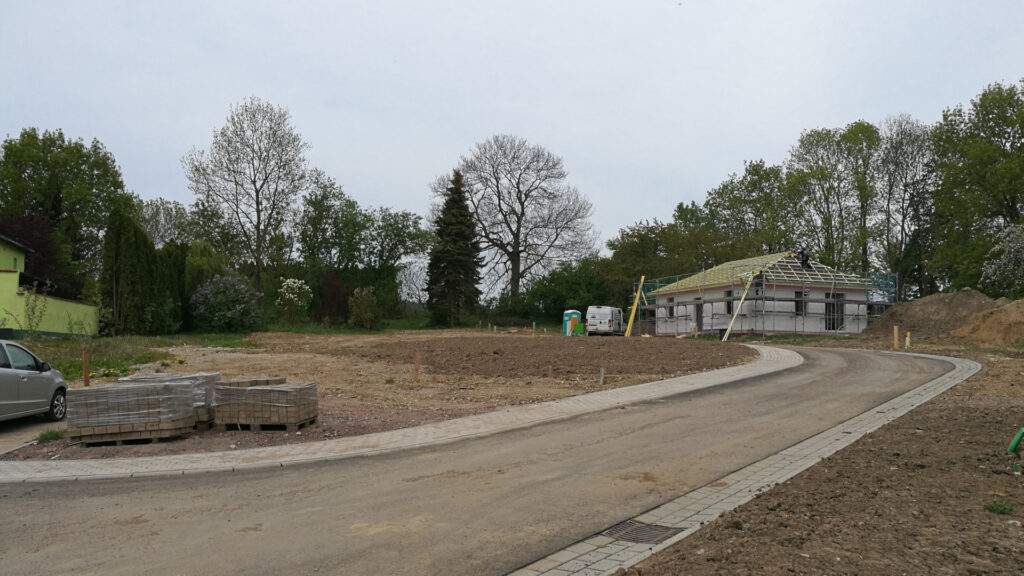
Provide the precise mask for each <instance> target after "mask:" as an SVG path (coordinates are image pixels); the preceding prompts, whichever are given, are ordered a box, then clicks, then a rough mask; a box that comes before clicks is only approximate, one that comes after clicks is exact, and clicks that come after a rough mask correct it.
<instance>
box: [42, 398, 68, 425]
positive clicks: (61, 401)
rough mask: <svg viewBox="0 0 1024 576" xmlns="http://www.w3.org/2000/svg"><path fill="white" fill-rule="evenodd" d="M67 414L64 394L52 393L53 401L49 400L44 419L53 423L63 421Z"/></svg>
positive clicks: (66, 402)
mask: <svg viewBox="0 0 1024 576" xmlns="http://www.w3.org/2000/svg"><path fill="white" fill-rule="evenodd" d="M67 414H68V401H67V396H66V395H65V394H64V390H57V391H56V392H54V393H53V399H52V400H50V411H49V412H47V413H46V417H47V418H48V419H49V420H52V421H54V422H59V421H61V420H63V419H64V417H65V416H67Z"/></svg>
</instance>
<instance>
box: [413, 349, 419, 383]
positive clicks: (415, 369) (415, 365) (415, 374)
mask: <svg viewBox="0 0 1024 576" xmlns="http://www.w3.org/2000/svg"><path fill="white" fill-rule="evenodd" d="M419 380H420V353H419V352H417V353H416V355H415V356H413V363H412V381H413V382H419Z"/></svg>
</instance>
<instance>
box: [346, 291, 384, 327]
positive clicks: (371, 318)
mask: <svg viewBox="0 0 1024 576" xmlns="http://www.w3.org/2000/svg"><path fill="white" fill-rule="evenodd" d="M348 310H349V318H348V323H349V325H350V326H353V327H355V328H363V329H364V330H375V329H376V328H377V326H378V325H379V324H380V310H379V308H378V307H377V299H376V298H375V297H374V296H373V288H356V291H355V293H353V294H352V297H351V298H349V300H348Z"/></svg>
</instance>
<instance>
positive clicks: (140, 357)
mask: <svg viewBox="0 0 1024 576" xmlns="http://www.w3.org/2000/svg"><path fill="white" fill-rule="evenodd" d="M247 336H248V335H247V334H175V335H172V336H117V337H113V338H89V339H81V338H33V339H32V340H26V341H25V345H26V346H28V347H29V349H31V350H32V351H33V352H35V353H36V355H37V356H39V357H40V358H42V359H43V361H45V362H49V363H50V365H51V366H53V367H54V368H56V369H57V370H60V372H61V373H62V374H63V375H64V378H66V379H68V380H79V379H81V378H82V346H83V345H85V344H88V346H89V371H90V372H91V373H92V374H94V375H96V376H124V375H127V374H128V373H129V372H130V371H131V367H132V366H135V365H137V364H147V363H150V362H157V361H161V360H163V361H167V362H170V361H174V356H173V355H171V353H169V352H167V351H165V350H158V348H168V347H171V346H185V345H193V346H211V347H217V348H252V347H259V344H256V343H255V342H251V341H249V340H246V337H247Z"/></svg>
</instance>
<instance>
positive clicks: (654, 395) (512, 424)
mask: <svg viewBox="0 0 1024 576" xmlns="http://www.w3.org/2000/svg"><path fill="white" fill-rule="evenodd" d="M751 348H754V349H755V350H757V352H758V354H759V357H758V359H757V360H755V361H754V362H751V363H749V364H744V365H741V366H732V367H729V368H723V369H721V370H713V371H709V372H700V373H696V374H690V375H687V376H680V377H678V378H670V379H668V380H661V381H658V382H649V383H647V384H639V385H636V386H629V387H625V388H616V389H612V390H604V391H601V392H594V393H591V394H584V395H582V396H572V397H569V398H563V399H561V400H555V401H552V402H544V403H540V404H530V405H524V406H515V407H511V408H507V409H505V410H500V411H496V412H489V413H486V414H477V415H475V416H467V417H464V418H458V419H455V420H448V421H445V422H436V423H434V424H427V425H423V426H417V427H414V428H405V429H400V430H391V431H388V432H379V433H376V434H366V435H363V436H352V437H347V438H337V439H334V440H325V441H322V442H307V443H304V444H291V445H286V446H270V447H267V448H252V449H248V450H235V451H230V452H206V453H199V454H180V455H174V456H152V457H142V458H114V459H109V460H66V461H37V460H32V461H17V462H0V483H16V482H41V481H67V480H99V479H110V478H141V477H153V476H179V475H182V474H197V473H208V472H235V471H242V470H258V469H268V468H284V467H289V466H294V465H297V464H308V463H313V462H326V461H330V460H338V459H342V458H352V457H356V456H369V455H374V454H384V453H388V452H395V451H398V450H406V449H409V448H419V447H424V446H433V445H438V444H444V443H448V442H454V441H457V440H462V439H466V438H475V437H481V436H487V435H491V434H498V433H500V432H507V431H510V430H517V429H521V428H527V427H530V426H536V425H538V424H543V423H547V422H554V421H558V420H564V419H567V418H572V417H575V416H580V415H583V414H589V413H592V412H599V411H602V410H608V409H611V408H616V407H618V406H623V405H626V404H635V403H638V402H644V401H649V400H655V399H658V398H664V397H667V396H673V395H676V394H684V393H687V392H694V391H696V390H701V389H704V388H710V387H712V386H718V385H720V384H726V383H729V382H735V381H737V380H743V379H745V378H751V377H755V376H761V375H765V374H771V373H773V372H779V371H781V370H786V369H789V368H794V367H796V366H799V365H800V364H802V363H803V361H804V359H803V357H802V356H801V355H800V354H798V353H796V352H793V351H791V350H783V349H780V348H773V347H769V346H751Z"/></svg>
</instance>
